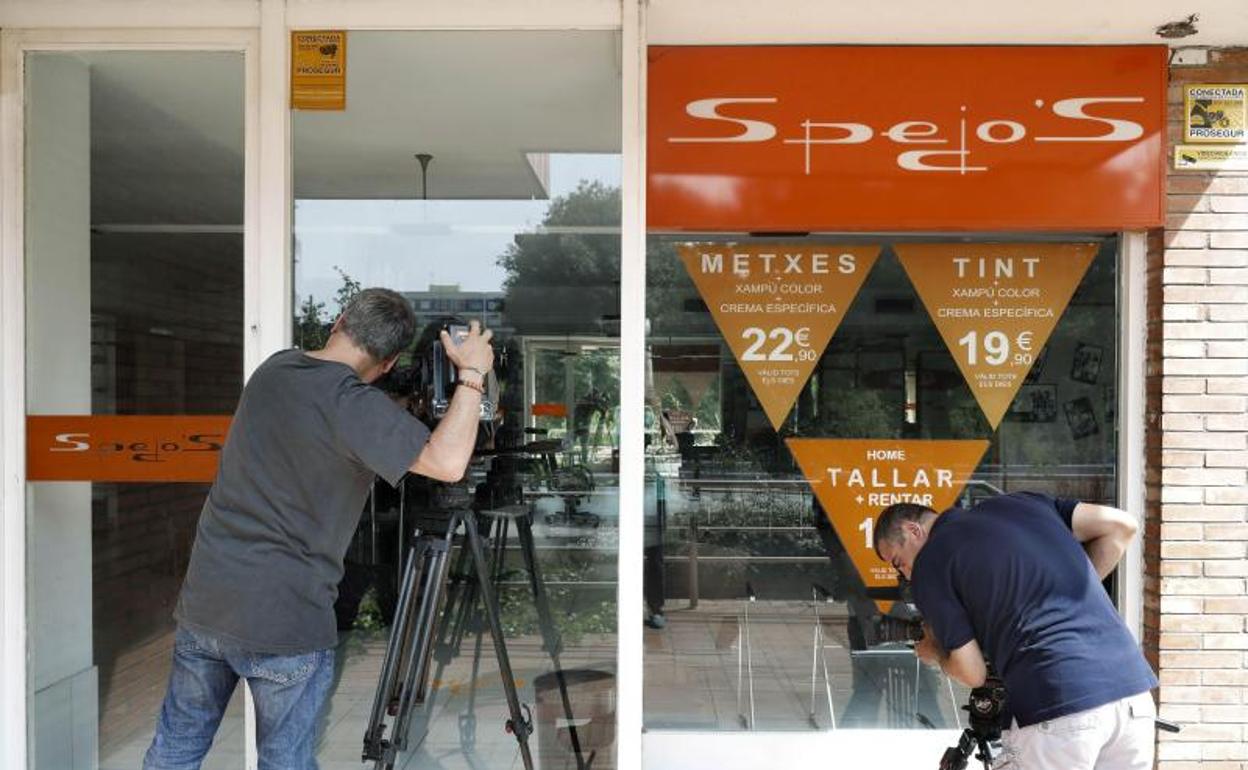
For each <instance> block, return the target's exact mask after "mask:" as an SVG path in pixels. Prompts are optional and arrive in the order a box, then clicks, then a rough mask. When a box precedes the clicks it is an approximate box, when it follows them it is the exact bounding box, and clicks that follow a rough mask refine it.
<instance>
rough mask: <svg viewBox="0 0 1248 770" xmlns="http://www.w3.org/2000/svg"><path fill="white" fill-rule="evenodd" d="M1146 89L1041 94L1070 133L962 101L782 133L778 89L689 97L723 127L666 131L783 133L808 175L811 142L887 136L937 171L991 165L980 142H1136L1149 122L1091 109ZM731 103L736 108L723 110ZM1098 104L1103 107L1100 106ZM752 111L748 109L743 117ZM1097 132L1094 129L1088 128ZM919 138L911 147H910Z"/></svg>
mask: <svg viewBox="0 0 1248 770" xmlns="http://www.w3.org/2000/svg"><path fill="white" fill-rule="evenodd" d="M1144 101H1145V100H1144V97H1142V96H1074V97H1070V98H1068V99H1060V100H1058V101H1055V102H1052V103H1049V104H1046V103H1045V101H1044V100H1042V99H1037V100H1035V101H1034V102H1033V105H1034V107H1035V109H1036V110H1038V111H1040V112H1042V113H1043V114H1044V115H1045V117H1046V118H1052V117H1054V116H1056V117H1057V118H1059V119H1061V120H1062V124H1063V127H1065V128H1066V129H1067V130H1068V131H1069V133H1066V132H1060V133H1055V132H1053V131H1052V129H1049V130H1048V131H1047V132H1046V133H1043V134H1039V133H1037V134H1035V135H1033V133H1032V130H1031V129H1029V128H1028V126H1027V123H1026V122H1025V120H1026V116H1013V117H1011V118H1004V117H994V118H989V119H984V120H978V119H976V118H975V117H973V115H972V114H971V112H970V110H968V108H967V107H966V106H965V105H963V106H961V107H960V109H959V111H958V114H957V119H956V121H951V120H946V121H945V125H942V124H941V123H937V122H936V121H935V120H930V119H928V120H902V121H898V122H896V123H893V124H892V125H889V126H873V125H870V124H868V123H863V122H851V121H832V122H821V121H815V120H811V119H810V118H806V119H804V120H802V121H801V122H800V123H798V124H797V125H796V126H795V127H793V128H792V130H793V131H794V135H789V136H783V137H780V138H778V139H777V137H778V136H779V133H780V128H779V127H777V126H776V125H775V124H774V123H771V122H770V121H768V120H766V119H765V118H766V117H767V107H766V105H775V104H779V102H780V100H779V98H777V97H774V96H755V97H722V96H716V97H708V98H704V99H695V100H693V101H691V102H688V103H687V104H686V105H685V112H686V113H687V114H688V115H689V116H690V117H692V118H695V119H697V120H699V121H707V122H709V123H710V124H714V125H717V127H718V128H719V129H720V132H719V133H718V134H716V133H708V134H705V135H695V136H674V137H668V139H667V141H668V142H671V143H673V144H750V143H760V142H771V141H779V142H781V143H783V144H789V145H797V146H799V147H801V148H802V150H803V155H804V159H803V161H804V168H805V173H806V174H807V175H809V174H811V173H812V172H813V170H814V165H815V163H814V161H815V158H814V155H815V152H814V148H815V147H819V146H827V147H831V148H836V147H838V146H845V145H861V144H866V143H868V142H872V141H890V142H893V143H894V144H896V145H898V153H897V157H896V160H897V165H898V166H900V167H901V168H902V169H904V170H906V171H919V172H922V171H936V172H946V173H956V174H963V175H965V174H968V173H974V172H981V171H988V170H989V168H988V166H986V165H972V163H971V155H972V153H973V152H974V151H975V149H976V147H977V145H978V146H979V147H983V146H986V145H1010V144H1017V143H1019V142H1037V143H1045V142H1068V143H1089V142H1102V143H1104V142H1133V141H1135V140H1137V139H1139V138H1140V137H1142V136H1143V135H1144V126H1142V125H1141V124H1140V123H1138V122H1136V121H1134V120H1131V119H1129V118H1125V117H1110V116H1106V115H1092V114H1089V113H1088V111H1087V110H1088V109H1089V108H1106V107H1107V106H1108V109H1111V110H1112V109H1113V105H1132V104H1143V103H1144ZM725 108H731V111H732V112H733V113H735V115H726V114H724V112H723V110H724V109H725ZM1098 111H1102V112H1103V111H1104V109H1100V110H1098ZM743 114H748V115H749V117H744V116H743ZM724 123H727V124H732V125H735V126H736V127H737V129H738V130H737V133H735V134H732V135H728V136H724V135H723V134H722V131H723V128H724V126H722V125H720V124H724ZM1089 132H1092V133H1089ZM911 145H916V147H915V148H914V149H907V148H909V147H910V146H911Z"/></svg>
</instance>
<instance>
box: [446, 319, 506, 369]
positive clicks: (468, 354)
mask: <svg viewBox="0 0 1248 770" xmlns="http://www.w3.org/2000/svg"><path fill="white" fill-rule="evenodd" d="M493 338H494V332H493V331H492V330H490V329H486V330H485V331H484V332H482V331H481V323H480V322H479V321H470V322H469V324H468V334H467V335H466V336H464V338H463V339H461V340H459V341H458V344H456V341H455V340H452V339H451V335H450V334H449V333H448V332H447V331H446V330H443V331H442V347H443V349H445V350H446V357H447V358H449V359H450V361H451V363H452V364H455V367H456V368H457V369H460V370H461V371H468V372H476V373H477V374H479V375H480V376H481V377H482V378H483V379H484V378H485V375H487V374H489V372H490V370H491V369H493V368H494V347H493V346H492V345H490V340H492V339H493Z"/></svg>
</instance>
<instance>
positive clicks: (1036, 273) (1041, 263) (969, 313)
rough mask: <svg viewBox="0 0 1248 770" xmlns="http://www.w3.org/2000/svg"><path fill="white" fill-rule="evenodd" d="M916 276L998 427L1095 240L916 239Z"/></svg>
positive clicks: (912, 247)
mask: <svg viewBox="0 0 1248 770" xmlns="http://www.w3.org/2000/svg"><path fill="white" fill-rule="evenodd" d="M895 248H896V250H897V256H898V258H899V259H900V260H901V264H902V266H903V267H904V268H905V270H906V274H907V275H909V276H910V282H911V283H912V284H914V288H915V290H916V291H917V292H918V294H919V297H920V298H921V299H922V300H923V305H924V306H925V307H926V308H927V313H928V315H930V316H931V318H932V321H933V322H934V323H935V324H936V329H937V330H938V331H939V332H940V336H941V338H943V339H944V341H945V345H946V346H947V347H948V348H949V352H950V353H951V354H952V355H953V358H954V360H955V361H956V362H957V364H958V369H960V370H961V372H962V376H963V377H965V378H966V382H967V385H969V386H970V388H971V392H972V393H973V394H974V395H975V400H976V401H978V402H979V406H980V408H981V409H983V411H984V415H985V416H986V417H987V418H988V423H989V424H990V425H992V427H993V429H994V430H995V429H996V428H997V426H998V425H1000V424H1001V418H1002V417H1003V416H1004V415H1005V413H1006V411H1007V410H1008V409H1009V407H1010V402H1012V401H1013V400H1014V396H1015V394H1017V393H1018V389H1019V387H1021V386H1022V384H1023V380H1024V379H1025V378H1026V377H1027V373H1028V372H1029V371H1031V366H1032V364H1033V363H1035V360H1036V356H1037V355H1039V353H1040V351H1041V350H1043V349H1044V344H1045V343H1046V342H1048V339H1049V335H1050V334H1052V332H1053V328H1054V327H1055V326H1057V321H1058V319H1060V318H1061V316H1062V313H1063V312H1064V311H1065V310H1066V305H1067V304H1068V303H1069V302H1070V298H1071V297H1072V296H1073V295H1074V292H1075V288H1076V287H1077V286H1078V285H1079V282H1080V281H1082V280H1083V276H1084V274H1085V273H1086V272H1087V271H1088V267H1089V266H1090V265H1091V264H1092V260H1093V258H1095V257H1096V252H1097V248H1098V246H1097V244H1095V243H1007V244H1000V243H978V244H962V243H924V244H918V243H912V244H901V245H898V246H896V247H895Z"/></svg>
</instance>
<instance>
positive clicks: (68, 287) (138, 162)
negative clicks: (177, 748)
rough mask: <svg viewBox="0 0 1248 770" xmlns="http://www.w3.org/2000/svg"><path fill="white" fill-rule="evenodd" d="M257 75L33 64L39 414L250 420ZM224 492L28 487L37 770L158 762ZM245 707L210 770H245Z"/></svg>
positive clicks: (148, 64) (149, 64)
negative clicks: (186, 585) (206, 540)
mask: <svg viewBox="0 0 1248 770" xmlns="http://www.w3.org/2000/svg"><path fill="white" fill-rule="evenodd" d="M243 69H244V68H243V57H242V55H241V54H238V53H221V52H214V53H198V52H177V53H173V52H121V51H111V52H99V51H97V52H64V53H32V54H29V55H28V56H27V60H26V143H27V144H26V148H25V149H26V162H27V168H26V172H27V177H26V183H27V188H26V196H27V209H26V212H25V213H26V221H25V228H26V238H27V242H26V277H27V286H26V291H27V294H26V308H27V317H26V330H27V362H26V363H27V377H28V380H27V405H26V406H27V412H28V414H31V415H186V414H189V415H222V414H225V415H228V414H230V413H232V412H233V411H234V406H235V404H236V402H237V400H238V393H239V389H240V387H241V385H242V369H243V236H242V231H243V107H244V98H243V92H244V87H243V84H244V80H243ZM188 94H194V98H187V95H188ZM99 438H103V437H99ZM153 438H155V437H153ZM207 489H208V488H207V485H204V484H169V483H125V484H117V483H92V482H89V481H70V482H39V483H31V484H29V485H28V488H27V500H28V507H29V514H30V519H29V524H28V527H27V537H28V542H27V549H28V550H27V553H28V575H29V597H30V600H29V613H30V617H29V624H30V625H29V628H30V640H29V641H30V643H29V648H30V682H31V688H32V694H31V703H30V709H29V714H30V730H31V735H32V742H31V743H32V746H31V766H32V767H38V768H48V770H66V768H75V769H76V768H96V767H99V768H108V769H110V770H112V769H114V768H132V767H137V766H138V765H139V764H141V761H142V755H143V752H144V751H145V750H146V749H147V746H148V744H149V743H150V741H151V737H152V733H153V730H154V726H155V722H156V716H157V713H158V711H159V709H160V704H161V698H162V697H163V695H164V688H165V684H166V682H167V680H168V674H169V667H170V661H171V658H172V650H173V618H172V612H173V605H174V602H175V601H176V598H177V595H178V590H179V588H180V586H181V583H182V577H183V574H184V573H185V571H186V565H187V561H188V559H189V557H190V552H191V545H192V542H193V540H194V537H195V529H196V524H197V522H198V519H199V513H200V508H201V506H202V505H203V501H204V496H205V494H206V493H207ZM241 703H242V698H241V694H240V695H239V696H238V697H237V698H236V699H235V702H234V703H233V704H231V706H230V708H229V709H228V711H227V713H226V716H225V719H224V721H223V723H222V727H221V730H220V731H219V732H218V740H217V743H216V745H215V746H214V748H213V749H212V751H211V752H210V753H209V756H208V759H207V765H206V766H209V767H211V766H214V765H216V766H237V765H238V764H239V763H241V762H242V754H243V735H242V731H243V718H242V708H241Z"/></svg>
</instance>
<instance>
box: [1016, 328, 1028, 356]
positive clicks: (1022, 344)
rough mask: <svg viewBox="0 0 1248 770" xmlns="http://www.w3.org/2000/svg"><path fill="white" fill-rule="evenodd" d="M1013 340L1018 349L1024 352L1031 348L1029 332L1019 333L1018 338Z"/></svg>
mask: <svg viewBox="0 0 1248 770" xmlns="http://www.w3.org/2000/svg"><path fill="white" fill-rule="evenodd" d="M1015 342H1016V343H1017V344H1018V349H1019V350H1022V351H1024V352H1026V351H1028V350H1031V332H1022V333H1020V334H1019V335H1018V339H1017V340H1015Z"/></svg>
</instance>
